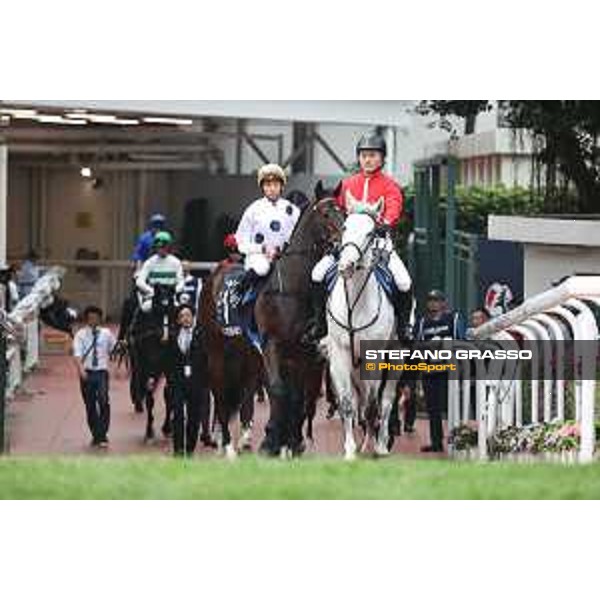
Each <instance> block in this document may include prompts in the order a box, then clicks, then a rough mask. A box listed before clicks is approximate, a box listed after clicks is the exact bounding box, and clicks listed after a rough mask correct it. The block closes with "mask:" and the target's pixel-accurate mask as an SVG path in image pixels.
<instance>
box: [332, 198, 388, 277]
mask: <svg viewBox="0 0 600 600" xmlns="http://www.w3.org/2000/svg"><path fill="white" fill-rule="evenodd" d="M346 207H347V210H348V213H349V214H348V218H347V219H346V222H345V224H344V229H343V235H342V249H341V252H340V261H339V272H340V274H341V275H342V276H343V277H345V278H349V277H352V275H353V273H354V270H355V268H356V267H357V266H358V265H359V264H360V263H362V261H363V258H364V257H365V254H366V253H367V251H368V250H369V248H370V246H371V244H372V242H373V233H374V231H375V226H376V222H377V220H378V218H379V216H380V215H381V211H382V210H383V207H384V201H383V198H380V199H379V201H378V202H377V203H376V204H368V203H366V202H359V201H358V200H356V199H355V198H353V197H352V195H351V194H349V193H348V194H347V195H346Z"/></svg>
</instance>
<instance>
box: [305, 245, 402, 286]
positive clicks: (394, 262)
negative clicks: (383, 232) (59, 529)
mask: <svg viewBox="0 0 600 600" xmlns="http://www.w3.org/2000/svg"><path fill="white" fill-rule="evenodd" d="M375 244H376V246H377V247H382V248H383V249H384V250H386V251H387V252H389V255H390V258H389V262H388V266H389V268H390V272H391V273H392V277H393V278H394V281H395V282H396V285H397V286H398V289H399V290H400V291H401V292H408V290H410V288H411V287H412V279H411V277H410V273H409V272H408V270H407V269H406V267H405V266H404V263H403V262H402V259H401V258H400V257H399V256H398V254H397V253H396V251H395V250H394V245H393V243H392V240H391V239H388V238H380V239H378V240H376V241H375ZM335 262H336V260H335V258H334V257H333V255H331V254H327V255H325V256H324V257H323V258H322V259H321V260H320V261H319V262H318V263H317V264H316V265H315V268H314V269H313V272H312V280H313V281H314V282H315V283H323V281H324V279H325V275H326V273H327V271H329V269H331V267H332V266H333V265H334V264H335Z"/></svg>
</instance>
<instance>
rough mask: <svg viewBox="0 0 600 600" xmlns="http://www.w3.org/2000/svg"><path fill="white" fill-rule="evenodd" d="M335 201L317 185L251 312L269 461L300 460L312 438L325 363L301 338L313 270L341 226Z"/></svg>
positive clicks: (340, 217) (265, 448) (331, 195)
mask: <svg viewBox="0 0 600 600" xmlns="http://www.w3.org/2000/svg"><path fill="white" fill-rule="evenodd" d="M335 196H336V192H335V191H331V190H325V189H324V188H323V186H322V185H321V183H319V184H318V185H317V188H316V190H315V200H314V201H313V202H312V203H311V205H310V206H309V207H308V208H307V209H306V210H305V211H304V212H303V214H302V216H301V217H300V220H299V222H298V224H297V226H296V229H295V230H294V233H293V235H292V237H291V239H290V242H289V244H288V246H287V248H286V249H285V250H284V251H283V253H282V255H281V256H280V258H279V259H278V260H277V261H276V262H275V263H274V266H273V269H272V271H271V273H270V275H269V276H268V278H267V281H266V282H265V284H264V286H263V287H262V288H261V291H260V293H259V296H258V299H257V302H256V306H255V311H254V312H255V318H256V322H257V325H258V328H259V330H260V333H261V335H262V337H263V338H264V339H265V340H266V344H265V348H264V363H265V368H266V372H267V377H268V391H269V396H270V399H271V414H270V419H269V424H268V425H267V431H266V437H265V440H264V442H263V444H262V447H261V450H262V451H263V452H264V453H265V454H268V455H271V456H277V455H279V454H280V453H281V452H282V451H283V450H288V451H290V452H291V453H292V454H293V455H299V454H302V453H303V452H304V449H305V445H304V435H303V427H304V424H305V423H307V422H308V437H309V438H310V437H312V419H313V418H314V416H315V412H316V402H317V400H318V398H319V396H320V392H321V385H322V381H323V375H324V372H325V367H326V362H325V360H324V359H323V357H322V356H321V354H320V353H319V352H318V351H317V350H316V349H315V348H313V347H307V346H306V345H304V344H303V342H302V338H303V336H304V334H305V332H306V327H307V321H308V318H309V314H308V306H309V301H310V299H309V290H310V287H311V274H312V269H313V267H314V266H315V264H316V263H317V262H318V261H319V260H320V259H321V258H322V257H323V255H324V254H325V252H326V250H327V249H328V247H329V244H330V243H331V241H332V239H333V238H334V237H335V236H336V235H338V234H339V228H340V226H341V223H342V215H341V213H340V211H339V210H338V209H337V207H336V205H335V203H334V201H333V198H334V197H335Z"/></svg>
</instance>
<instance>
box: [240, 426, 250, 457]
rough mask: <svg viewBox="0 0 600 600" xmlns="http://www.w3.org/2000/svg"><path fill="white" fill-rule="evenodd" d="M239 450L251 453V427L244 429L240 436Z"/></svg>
mask: <svg viewBox="0 0 600 600" xmlns="http://www.w3.org/2000/svg"><path fill="white" fill-rule="evenodd" d="M240 450H241V451H242V452H252V427H244V428H243V429H242V435H241V436H240Z"/></svg>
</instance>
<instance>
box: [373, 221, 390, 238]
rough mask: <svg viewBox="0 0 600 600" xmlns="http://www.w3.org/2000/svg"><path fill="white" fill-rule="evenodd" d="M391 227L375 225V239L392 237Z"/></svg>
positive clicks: (383, 224)
mask: <svg viewBox="0 0 600 600" xmlns="http://www.w3.org/2000/svg"><path fill="white" fill-rule="evenodd" d="M392 231H393V230H392V226H391V225H388V224H387V223H380V224H379V225H377V228H376V229H375V235H376V236H377V237H382V238H384V237H388V236H390V235H392Z"/></svg>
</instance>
